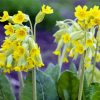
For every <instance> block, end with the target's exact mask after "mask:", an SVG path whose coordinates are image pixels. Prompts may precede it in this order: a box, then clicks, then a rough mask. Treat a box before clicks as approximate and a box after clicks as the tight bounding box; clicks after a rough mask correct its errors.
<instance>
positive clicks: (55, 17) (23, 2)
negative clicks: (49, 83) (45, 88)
mask: <svg viewBox="0 0 100 100" xmlns="http://www.w3.org/2000/svg"><path fill="white" fill-rule="evenodd" d="M43 4H47V5H50V6H51V7H52V8H53V9H54V13H53V14H51V15H46V17H45V19H44V21H43V22H42V23H40V24H38V26H37V43H38V44H39V46H40V49H41V53H42V58H43V62H44V64H45V67H46V66H47V65H48V63H49V62H52V63H54V64H56V63H57V57H56V56H54V55H53V54H52V52H53V51H54V50H55V48H56V44H55V43H54V38H53V36H52V35H53V33H55V32H56V31H57V29H58V28H57V27H56V26H55V24H56V21H60V20H64V19H68V18H70V19H74V9H75V6H77V5H88V7H92V6H94V5H100V0H0V16H2V12H3V11H4V10H6V11H8V12H9V14H10V15H13V14H16V13H17V11H18V10H21V11H23V12H24V13H26V14H28V15H29V16H30V18H31V21H32V23H33V25H34V19H35V16H36V14H37V13H38V12H39V11H40V9H41V6H42V5H43ZM3 26H4V24H2V23H0V44H2V41H3V39H4V37H5V36H4V29H3ZM76 63H78V61H76ZM45 67H44V68H43V69H42V70H44V69H45ZM66 68H68V64H65V65H64V67H63V68H62V69H66ZM8 76H9V77H11V81H12V84H13V86H14V88H15V93H16V95H18V90H17V89H18V87H19V83H18V81H17V80H18V77H17V74H16V73H15V72H14V73H12V74H10V75H8Z"/></svg>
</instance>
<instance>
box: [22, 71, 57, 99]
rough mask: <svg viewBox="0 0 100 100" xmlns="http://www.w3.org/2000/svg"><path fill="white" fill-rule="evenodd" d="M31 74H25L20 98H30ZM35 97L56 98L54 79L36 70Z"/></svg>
mask: <svg viewBox="0 0 100 100" xmlns="http://www.w3.org/2000/svg"><path fill="white" fill-rule="evenodd" d="M31 76H32V74H31V73H29V75H28V76H27V79H26V82H25V87H24V89H23V91H22V96H21V100H32V80H30V79H32V77H31ZM37 98H38V100H51V99H52V100H58V96H57V90H56V86H55V83H54V81H53V80H52V79H51V77H49V76H48V75H46V74H45V73H44V72H42V71H40V70H37Z"/></svg>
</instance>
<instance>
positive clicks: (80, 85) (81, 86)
mask: <svg viewBox="0 0 100 100" xmlns="http://www.w3.org/2000/svg"><path fill="white" fill-rule="evenodd" d="M81 65H82V66H81V68H82V71H81V76H80V84H79V93H78V100H81V98H82V92H83V82H84V71H85V67H84V55H83V56H82V62H81Z"/></svg>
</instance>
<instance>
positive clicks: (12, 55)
mask: <svg viewBox="0 0 100 100" xmlns="http://www.w3.org/2000/svg"><path fill="white" fill-rule="evenodd" d="M4 21H8V24H7V25H5V26H4V29H5V35H6V37H5V40H4V41H3V44H2V45H1V48H0V69H1V70H2V71H3V72H4V73H10V72H11V71H28V70H29V69H32V68H33V67H42V66H43V65H44V64H43V62H42V58H41V54H40V48H39V47H38V45H37V44H36V43H35V41H34V39H33V36H32V35H30V34H31V29H30V27H28V26H25V25H24V24H23V22H27V21H29V17H28V15H26V14H24V13H23V12H22V11H18V13H17V14H15V15H13V16H9V14H8V12H7V11H4V12H3V16H2V17H0V22H4Z"/></svg>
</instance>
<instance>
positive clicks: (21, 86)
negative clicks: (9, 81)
mask: <svg viewBox="0 0 100 100" xmlns="http://www.w3.org/2000/svg"><path fill="white" fill-rule="evenodd" d="M18 79H19V82H20V90H19V99H20V97H21V92H22V89H23V88H24V80H23V76H22V72H18Z"/></svg>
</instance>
